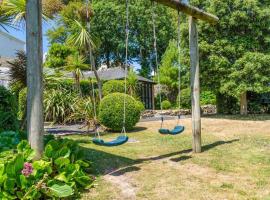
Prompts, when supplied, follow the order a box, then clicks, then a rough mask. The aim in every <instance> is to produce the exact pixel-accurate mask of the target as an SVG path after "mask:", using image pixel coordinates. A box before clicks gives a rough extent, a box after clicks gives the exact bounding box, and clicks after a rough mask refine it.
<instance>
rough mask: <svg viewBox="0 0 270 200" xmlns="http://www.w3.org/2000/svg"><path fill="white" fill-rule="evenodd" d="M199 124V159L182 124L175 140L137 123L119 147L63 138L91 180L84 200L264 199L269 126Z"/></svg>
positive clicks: (269, 170) (268, 188) (269, 188)
mask: <svg viewBox="0 0 270 200" xmlns="http://www.w3.org/2000/svg"><path fill="white" fill-rule="evenodd" d="M202 122H203V134H202V139H203V153H201V154H192V152H191V129H190V120H188V119H186V120H183V124H184V125H185V126H186V127H187V130H186V131H185V133H184V134H183V135H179V136H161V135H159V134H158V133H157V131H156V127H158V122H152V123H150V122H148V123H140V124H138V128H137V130H136V131H134V132H132V133H129V137H130V138H131V139H132V143H127V144H125V145H122V146H119V147H111V148H108V147H100V146H95V145H94V144H92V143H91V138H90V136H69V138H72V139H75V140H78V141H79V142H80V143H81V146H82V147H83V148H85V151H86V155H87V158H88V159H90V160H91V161H93V172H94V174H95V175H96V176H97V181H96V186H95V188H93V189H91V190H90V191H89V192H87V193H85V194H83V197H84V199H100V200H103V199H104V200H105V199H153V200H154V199H168V200H169V199H263V200H267V199H270V121H268V120H267V119H265V118H264V119H262V120H259V121H255V120H254V121H253V120H252V119H251V120H236V119H233V120H231V119H225V120H224V119H212V118H211V119H209V118H205V119H203V121H202ZM228 124H229V126H228ZM167 125H168V126H172V125H173V122H169V124H167ZM145 127H147V128H145ZM113 137H115V135H114V134H110V135H108V136H106V137H105V138H106V139H109V138H113Z"/></svg>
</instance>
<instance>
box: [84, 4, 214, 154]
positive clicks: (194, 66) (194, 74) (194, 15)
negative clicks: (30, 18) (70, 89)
mask: <svg viewBox="0 0 270 200" xmlns="http://www.w3.org/2000/svg"><path fill="white" fill-rule="evenodd" d="M154 1H155V2H156V3H160V4H163V5H165V6H168V7H171V8H173V9H175V10H177V11H178V24H177V33H178V37H177V49H178V81H179V83H178V93H179V97H180V95H181V60H180V53H181V49H180V12H183V13H185V14H187V15H189V16H190V17H189V39H190V63H191V91H192V98H191V100H192V134H193V143H192V146H193V152H195V153H199V152H201V116H200V84H199V47H198V32H197V26H196V24H197V19H201V20H203V21H206V22H208V23H210V24H216V23H217V22H218V20H219V19H218V17H216V16H214V15H212V14H210V13H207V12H204V11H202V10H200V9H198V8H196V7H193V6H191V5H189V4H188V3H187V2H186V1H184V0H152V23H153V35H154V54H155V64H156V67H157V74H158V84H159V93H160V90H161V89H160V70H159V64H158V53H157V37H156V24H155V17H156V15H155V12H154ZM88 28H89V31H90V23H89V22H88ZM125 36H126V37H125V50H126V51H125V65H124V67H125V78H124V83H125V94H127V68H128V42H129V0H126V30H125ZM89 49H90V60H91V66H92V67H93V64H94V61H93V55H92V48H91V46H89ZM91 83H92V91H93V93H92V95H93V101H94V106H93V107H94V117H95V119H94V121H96V119H97V113H96V103H95V94H94V85H93V82H92V81H91ZM159 101H160V106H161V112H162V110H163V108H162V104H161V102H162V97H161V95H160V98H159ZM126 103H127V102H126V97H124V99H123V127H122V131H121V134H120V136H118V137H117V138H115V139H114V140H111V141H104V140H103V139H102V138H101V136H100V133H99V127H98V126H96V131H95V138H94V139H93V143H94V144H97V145H101V146H118V145H122V144H124V143H126V142H127V141H128V136H127V133H126V127H125V122H126ZM178 108H179V115H178V120H177V125H176V126H175V127H174V128H173V129H172V130H170V129H167V128H163V123H164V117H163V116H162V117H161V126H160V129H159V130H158V131H159V133H160V134H163V135H178V134H181V133H182V132H183V131H184V130H185V127H184V126H181V125H179V121H180V118H181V116H180V98H179V100H178Z"/></svg>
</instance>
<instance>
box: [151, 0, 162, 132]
mask: <svg viewBox="0 0 270 200" xmlns="http://www.w3.org/2000/svg"><path fill="white" fill-rule="evenodd" d="M151 3H152V6H151V11H152V24H153V37H154V44H153V45H154V55H155V65H156V70H157V78H158V93H159V105H160V110H161V115H162V113H163V107H162V97H161V84H160V69H159V63H158V51H157V34H156V14H155V7H156V6H155V3H154V2H153V0H152V1H151ZM163 122H164V118H163V116H161V125H160V127H161V128H162V127H163Z"/></svg>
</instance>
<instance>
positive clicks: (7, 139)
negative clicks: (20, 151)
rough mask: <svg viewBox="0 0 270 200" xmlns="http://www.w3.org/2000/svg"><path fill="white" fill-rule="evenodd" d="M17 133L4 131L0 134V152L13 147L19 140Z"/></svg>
mask: <svg viewBox="0 0 270 200" xmlns="http://www.w3.org/2000/svg"><path fill="white" fill-rule="evenodd" d="M20 139H21V137H20V135H19V133H16V132H13V131H6V132H2V133H1V134H0V152H1V151H4V150H9V149H13V148H15V147H16V146H17V145H18V144H19V142H20Z"/></svg>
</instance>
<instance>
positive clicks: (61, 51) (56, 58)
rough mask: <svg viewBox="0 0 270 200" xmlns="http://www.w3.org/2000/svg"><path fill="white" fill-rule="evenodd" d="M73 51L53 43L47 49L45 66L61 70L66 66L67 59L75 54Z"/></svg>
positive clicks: (65, 46) (68, 47)
mask: <svg viewBox="0 0 270 200" xmlns="http://www.w3.org/2000/svg"><path fill="white" fill-rule="evenodd" d="M75 51H76V50H75V49H73V48H71V47H70V46H67V45H64V44H59V43H54V44H52V45H51V47H50V49H49V52H48V55H47V57H46V62H45V66H46V67H49V68H54V69H59V68H63V67H64V66H66V65H67V57H68V56H70V55H71V54H73V53H75Z"/></svg>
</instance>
